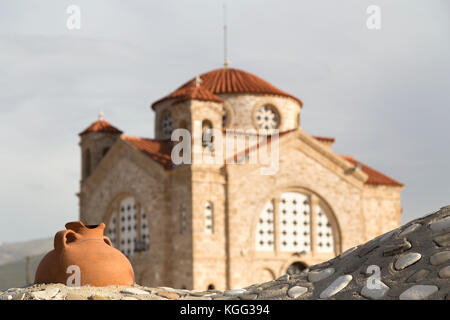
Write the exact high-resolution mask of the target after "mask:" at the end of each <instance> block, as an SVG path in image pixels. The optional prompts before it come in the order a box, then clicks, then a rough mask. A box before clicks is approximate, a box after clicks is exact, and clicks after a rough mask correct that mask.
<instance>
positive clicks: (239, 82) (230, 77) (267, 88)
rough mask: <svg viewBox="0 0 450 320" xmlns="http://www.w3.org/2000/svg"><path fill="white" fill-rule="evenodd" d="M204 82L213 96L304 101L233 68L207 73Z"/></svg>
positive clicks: (191, 81)
mask: <svg viewBox="0 0 450 320" xmlns="http://www.w3.org/2000/svg"><path fill="white" fill-rule="evenodd" d="M200 78H201V80H202V83H201V86H202V87H203V88H204V89H206V90H209V91H210V92H211V93H212V94H223V93H253V94H272V95H279V96H284V97H289V98H292V99H294V100H295V101H297V102H298V103H299V104H300V106H302V105H303V103H302V101H301V100H300V99H298V98H296V97H294V96H293V95H290V94H289V93H286V92H284V91H282V90H280V89H278V88H276V87H275V86H273V85H272V84H270V83H269V82H267V81H265V80H263V79H261V78H260V77H257V76H255V75H253V74H251V73H248V72H245V71H242V70H239V69H233V68H222V69H216V70H212V71H209V72H206V73H204V74H202V75H200ZM195 81H196V80H195V78H194V79H192V80H189V81H188V82H186V83H185V84H184V85H182V86H181V87H179V88H178V89H177V90H175V91H174V92H172V93H171V94H169V95H167V96H166V97H164V98H162V99H160V100H158V101H156V102H154V103H153V104H152V108H154V107H155V105H156V104H158V103H160V102H162V101H165V100H167V99H172V98H174V97H176V96H177V95H178V94H179V92H180V90H184V89H185V88H187V87H190V86H194V85H195Z"/></svg>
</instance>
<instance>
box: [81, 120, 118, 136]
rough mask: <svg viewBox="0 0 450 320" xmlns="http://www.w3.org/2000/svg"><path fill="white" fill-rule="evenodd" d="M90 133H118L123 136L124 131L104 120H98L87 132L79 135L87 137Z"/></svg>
mask: <svg viewBox="0 0 450 320" xmlns="http://www.w3.org/2000/svg"><path fill="white" fill-rule="evenodd" d="M89 132H106V133H116V134H121V133H122V131H120V130H119V129H117V128H116V127H114V126H112V125H111V124H110V123H109V122H108V121H105V120H103V118H100V119H98V120H97V121H95V122H94V123H92V124H91V125H90V126H89V127H88V128H87V129H86V130H84V131H83V132H81V133H80V134H79V135H80V136H82V135H85V134H87V133H89Z"/></svg>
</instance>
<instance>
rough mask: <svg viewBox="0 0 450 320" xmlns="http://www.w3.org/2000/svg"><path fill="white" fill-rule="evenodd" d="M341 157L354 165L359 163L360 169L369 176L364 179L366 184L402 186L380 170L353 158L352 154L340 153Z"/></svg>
mask: <svg viewBox="0 0 450 320" xmlns="http://www.w3.org/2000/svg"><path fill="white" fill-rule="evenodd" d="M341 157H342V158H344V159H345V160H347V161H348V162H350V163H352V164H354V165H357V164H359V165H361V168H362V171H363V172H364V173H366V174H367V175H368V176H369V178H368V179H367V181H366V184H374V185H378V184H381V185H391V186H399V187H402V186H403V184H402V183H400V182H398V181H396V180H394V179H392V178H390V177H388V176H386V175H384V174H382V173H381V172H379V171H377V170H375V169H373V168H371V167H369V166H367V165H365V164H364V163H362V162H359V161H357V160H355V159H354V158H353V157H352V156H348V155H341Z"/></svg>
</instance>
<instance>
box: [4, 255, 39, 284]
mask: <svg viewBox="0 0 450 320" xmlns="http://www.w3.org/2000/svg"><path fill="white" fill-rule="evenodd" d="M44 255H45V253H42V254H40V255H37V256H32V257H31V258H30V280H31V282H33V281H34V274H35V273H36V269H37V267H38V265H39V262H40V261H41V259H42V258H43V257H44ZM25 279H26V263H25V258H23V259H20V260H18V261H14V262H8V263H6V264H3V265H0V290H4V289H7V288H17V287H23V286H25V285H27V283H26V281H25Z"/></svg>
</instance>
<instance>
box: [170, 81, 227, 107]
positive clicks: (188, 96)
mask: <svg viewBox="0 0 450 320" xmlns="http://www.w3.org/2000/svg"><path fill="white" fill-rule="evenodd" d="M172 98H175V101H174V102H173V103H174V104H175V103H180V102H183V101H186V100H201V101H213V102H223V100H222V99H220V98H219V97H218V96H215V95H214V94H212V93H211V92H210V91H208V90H206V89H205V88H203V87H202V86H201V85H198V86H196V85H191V86H188V87H186V88H183V89H180V90H177V91H176V92H174V93H173V95H172Z"/></svg>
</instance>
